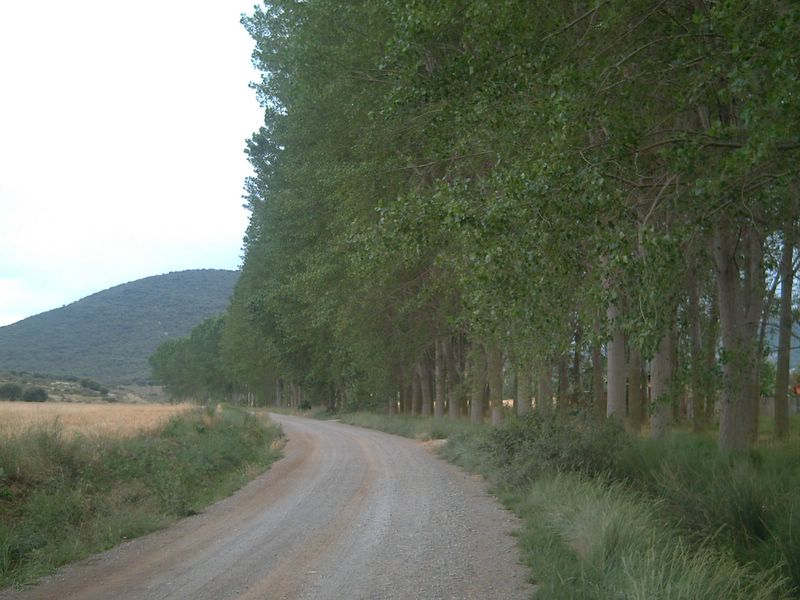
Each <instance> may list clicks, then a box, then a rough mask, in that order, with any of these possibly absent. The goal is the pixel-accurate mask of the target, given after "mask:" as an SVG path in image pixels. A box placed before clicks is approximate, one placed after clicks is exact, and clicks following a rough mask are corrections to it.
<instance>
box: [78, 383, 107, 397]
mask: <svg viewBox="0 0 800 600" xmlns="http://www.w3.org/2000/svg"><path fill="white" fill-rule="evenodd" d="M80 384H81V387H82V388H86V389H87V390H92V391H95V392H100V393H101V394H103V395H104V396H105V395H106V394H107V393H108V388H107V387H105V386H103V385H101V384H99V383H97V382H96V381H94V380H92V379H81V380H80Z"/></svg>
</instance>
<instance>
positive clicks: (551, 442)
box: [485, 413, 630, 484]
mask: <svg viewBox="0 0 800 600" xmlns="http://www.w3.org/2000/svg"><path fill="white" fill-rule="evenodd" d="M485 444H486V445H487V450H488V452H489V453H490V455H491V456H492V459H493V460H494V461H496V463H497V466H498V467H499V468H500V469H501V470H502V476H501V480H503V481H504V482H505V483H510V484H518V483H521V482H524V481H532V480H534V479H536V478H537V477H539V476H541V475H543V474H546V473H561V472H577V473H583V474H586V475H597V474H600V473H604V472H606V471H610V470H611V469H612V468H613V466H614V464H615V462H616V461H617V459H618V457H619V456H620V454H621V453H622V451H623V449H624V448H625V447H626V446H628V445H629V444H630V439H629V437H628V435H627V434H626V433H625V431H624V430H623V429H622V428H621V427H620V426H619V425H617V424H616V423H614V422H613V421H607V422H605V423H604V424H602V425H598V423H597V422H596V421H595V420H592V419H590V418H589V417H586V416H584V415H580V414H579V415H563V414H557V413H554V414H549V415H541V414H539V413H529V414H527V415H525V416H524V417H511V418H509V419H508V420H507V421H506V423H505V424H503V425H502V426H500V427H497V428H494V429H493V430H492V431H491V433H490V435H489V436H488V438H487V439H486V442H485Z"/></svg>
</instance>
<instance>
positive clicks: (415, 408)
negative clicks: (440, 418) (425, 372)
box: [410, 365, 422, 415]
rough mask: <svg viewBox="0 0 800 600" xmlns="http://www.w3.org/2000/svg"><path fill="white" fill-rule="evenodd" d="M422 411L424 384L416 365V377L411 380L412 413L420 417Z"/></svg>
mask: <svg viewBox="0 0 800 600" xmlns="http://www.w3.org/2000/svg"><path fill="white" fill-rule="evenodd" d="M421 409H422V383H421V381H420V377H419V367H418V365H414V375H413V376H412V380H411V413H410V414H412V415H418V414H419V412H420V410H421Z"/></svg>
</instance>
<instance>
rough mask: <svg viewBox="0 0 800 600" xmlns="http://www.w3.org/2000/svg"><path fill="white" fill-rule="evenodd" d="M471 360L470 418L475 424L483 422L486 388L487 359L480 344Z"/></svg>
mask: <svg viewBox="0 0 800 600" xmlns="http://www.w3.org/2000/svg"><path fill="white" fill-rule="evenodd" d="M471 354H472V356H471V358H470V363H471V369H470V398H469V417H470V420H472V421H473V422H475V423H480V422H482V421H483V389H484V388H485V387H486V357H485V356H484V353H483V349H482V348H481V347H480V344H475V345H474V346H473V348H472V353H471Z"/></svg>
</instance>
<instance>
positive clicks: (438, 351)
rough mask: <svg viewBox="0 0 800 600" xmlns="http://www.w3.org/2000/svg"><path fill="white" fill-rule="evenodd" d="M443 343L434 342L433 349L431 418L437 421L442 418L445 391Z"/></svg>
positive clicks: (440, 341)
mask: <svg viewBox="0 0 800 600" xmlns="http://www.w3.org/2000/svg"><path fill="white" fill-rule="evenodd" d="M443 343H444V342H443V340H436V345H435V348H434V380H435V393H434V398H433V416H434V417H436V418H437V419H441V418H442V417H443V416H444V405H445V394H446V390H447V382H446V381H445V361H444V349H443V347H442V346H443Z"/></svg>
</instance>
